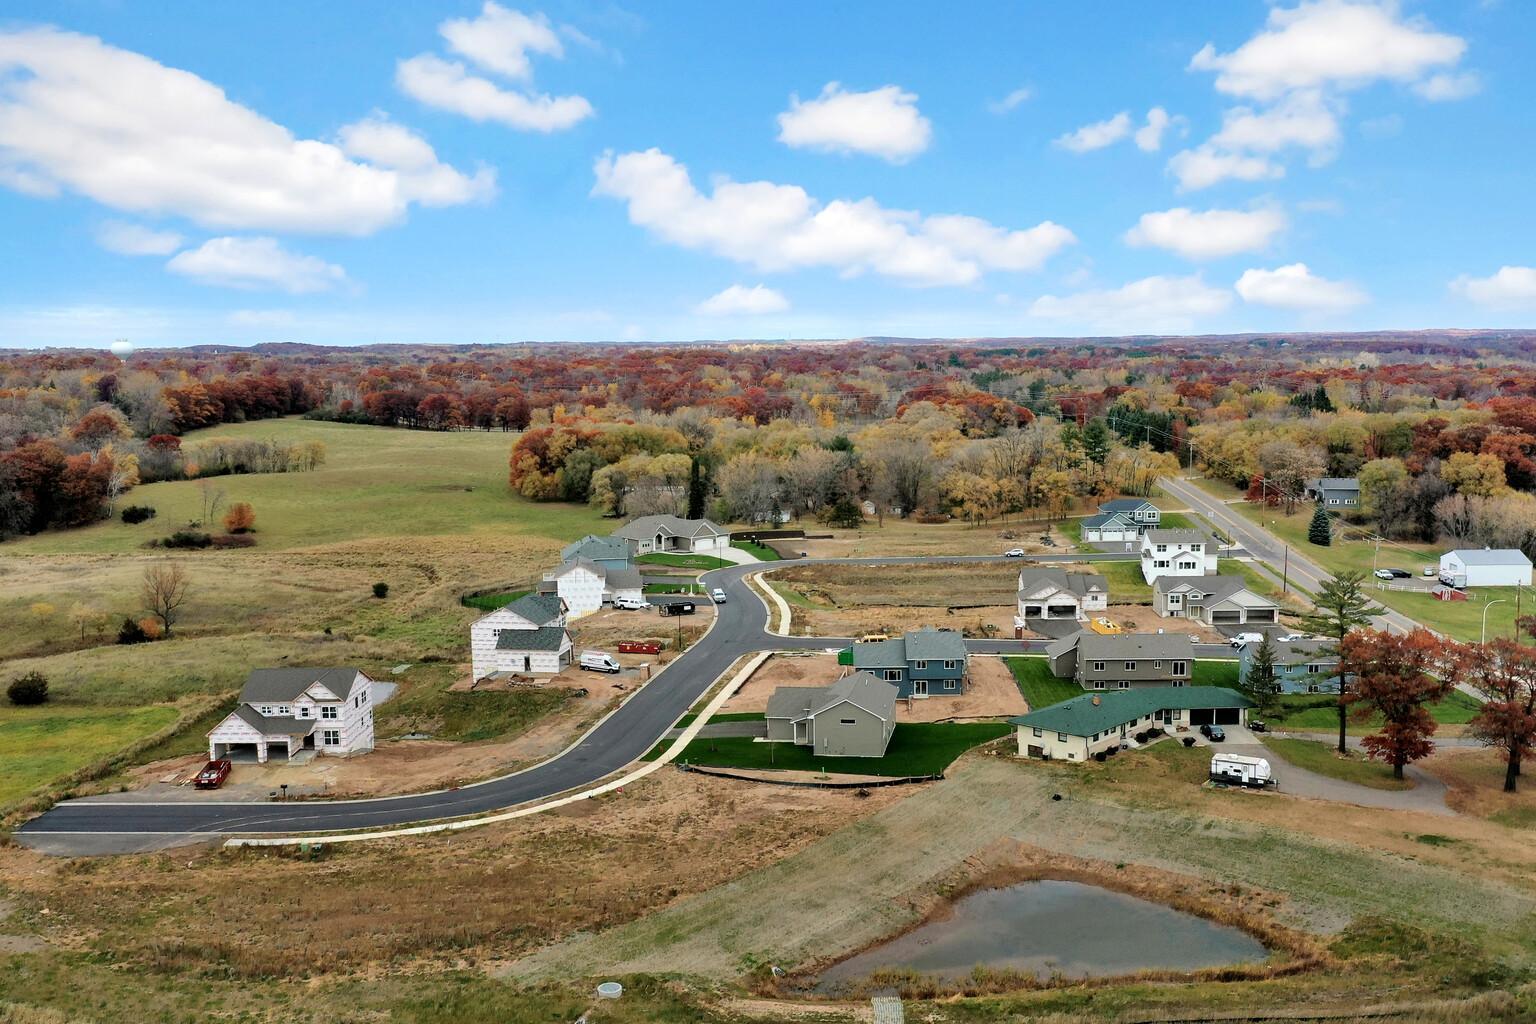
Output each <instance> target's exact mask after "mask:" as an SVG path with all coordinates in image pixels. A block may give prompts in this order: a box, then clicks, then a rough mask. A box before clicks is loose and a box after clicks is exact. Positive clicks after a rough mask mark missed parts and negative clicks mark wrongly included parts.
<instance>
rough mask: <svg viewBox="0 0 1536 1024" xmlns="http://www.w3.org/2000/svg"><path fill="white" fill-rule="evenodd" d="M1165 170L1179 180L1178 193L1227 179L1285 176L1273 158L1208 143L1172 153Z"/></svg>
mask: <svg viewBox="0 0 1536 1024" xmlns="http://www.w3.org/2000/svg"><path fill="white" fill-rule="evenodd" d="M1168 170H1169V171H1170V172H1171V173H1172V174H1173V176H1174V177H1175V178H1177V179H1178V181H1179V191H1180V192H1196V191H1199V190H1200V189H1202V188H1209V187H1211V186H1212V185H1215V184H1217V183H1219V182H1223V181H1227V180H1228V179H1231V180H1235V181H1265V180H1268V179H1271V178H1281V177H1284V176H1285V168H1284V167H1281V166H1280V165H1279V164H1277V163H1275V162H1273V161H1272V160H1267V159H1265V158H1264V157H1261V156H1245V155H1244V154H1241V153H1227V152H1222V151H1221V150H1218V149H1215V148H1213V147H1211V146H1209V145H1201V146H1196V147H1195V148H1194V149H1186V150H1182V151H1180V152H1178V153H1175V154H1174V155H1173V157H1172V158H1170V159H1169V161H1168Z"/></svg>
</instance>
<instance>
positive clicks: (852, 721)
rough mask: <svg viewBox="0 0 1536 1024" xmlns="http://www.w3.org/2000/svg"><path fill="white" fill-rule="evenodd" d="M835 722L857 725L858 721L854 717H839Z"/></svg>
mask: <svg viewBox="0 0 1536 1024" xmlns="http://www.w3.org/2000/svg"><path fill="white" fill-rule="evenodd" d="M837 724H838V725H858V724H859V723H858V721H857V720H856V719H853V718H839V719H838V720H837Z"/></svg>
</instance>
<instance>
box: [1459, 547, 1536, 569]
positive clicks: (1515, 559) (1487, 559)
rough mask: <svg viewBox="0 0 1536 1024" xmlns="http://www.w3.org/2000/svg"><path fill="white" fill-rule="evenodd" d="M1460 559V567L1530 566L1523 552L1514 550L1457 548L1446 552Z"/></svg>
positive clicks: (1529, 561)
mask: <svg viewBox="0 0 1536 1024" xmlns="http://www.w3.org/2000/svg"><path fill="white" fill-rule="evenodd" d="M1448 554H1452V555H1455V556H1456V557H1457V558H1459V559H1461V564H1462V565H1530V564H1531V560H1530V559H1529V558H1527V557H1525V552H1524V551H1519V550H1517V549H1515V548H1457V549H1456V550H1455V551H1451V552H1448Z"/></svg>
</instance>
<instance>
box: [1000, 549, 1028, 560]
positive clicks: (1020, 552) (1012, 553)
mask: <svg viewBox="0 0 1536 1024" xmlns="http://www.w3.org/2000/svg"><path fill="white" fill-rule="evenodd" d="M1003 557H1004V558H1023V557H1024V549H1023V548H1009V549H1008V550H1007V551H1004V552H1003Z"/></svg>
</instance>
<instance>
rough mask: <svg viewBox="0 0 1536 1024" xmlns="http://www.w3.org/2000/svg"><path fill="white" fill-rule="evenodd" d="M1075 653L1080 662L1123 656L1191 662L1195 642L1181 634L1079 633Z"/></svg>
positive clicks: (1125, 657)
mask: <svg viewBox="0 0 1536 1024" xmlns="http://www.w3.org/2000/svg"><path fill="white" fill-rule="evenodd" d="M1077 656H1078V658H1079V660H1080V661H1120V660H1123V659H1132V660H1145V659H1148V658H1151V659H1153V660H1170V659H1173V658H1183V659H1185V660H1186V661H1193V660H1194V657H1195V645H1194V642H1193V641H1192V640H1190V639H1189V637H1188V635H1186V634H1184V633H1121V634H1119V635H1118V636H1101V635H1099V634H1098V633H1079V634H1078V640H1077Z"/></svg>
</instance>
